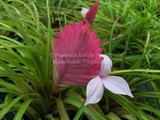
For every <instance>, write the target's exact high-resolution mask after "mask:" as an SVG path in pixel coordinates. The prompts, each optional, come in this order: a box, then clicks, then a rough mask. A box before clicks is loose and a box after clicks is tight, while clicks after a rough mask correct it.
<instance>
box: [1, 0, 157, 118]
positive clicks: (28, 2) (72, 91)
mask: <svg viewBox="0 0 160 120" xmlns="http://www.w3.org/2000/svg"><path fill="white" fill-rule="evenodd" d="M0 1H1V2H0V86H1V87H0V94H2V93H5V100H4V102H2V103H1V104H0V119H3V120H5V115H6V114H7V113H9V112H14V113H15V117H14V118H13V119H14V120H21V119H22V117H23V118H24V119H30V120H54V119H55V120H58V119H62V120H68V119H74V120H76V119H78V117H79V116H81V117H80V118H79V119H81V120H83V119H90V120H120V119H124V118H125V119H128V120H158V119H160V82H159V80H160V70H159V68H160V62H159V61H160V52H159V51H160V45H159V43H160V39H159V38H160V34H159V33H160V29H159V28H160V2H159V0H100V4H99V10H98V13H97V16H96V19H95V22H94V24H93V25H92V26H91V29H92V31H93V30H94V29H97V30H98V38H101V39H102V43H101V47H102V48H103V50H104V51H103V53H104V54H107V55H109V57H110V58H111V59H112V61H113V70H112V72H111V73H110V74H112V75H119V76H122V77H123V78H124V79H125V80H126V81H127V82H128V83H129V85H130V88H131V90H132V93H133V95H134V96H135V98H134V99H130V98H128V97H126V96H125V97H124V96H120V95H116V94H113V93H111V92H109V91H108V90H105V94H104V97H103V99H102V100H101V101H100V102H99V103H98V104H95V105H88V106H87V107H86V108H85V109H84V108H83V107H82V106H83V103H84V101H85V96H86V95H85V91H86V90H85V87H77V86H72V87H70V88H68V89H65V90H64V91H62V92H61V93H59V94H58V95H52V92H53V90H52V82H53V81H54V80H55V79H54V74H53V73H54V71H53V67H54V66H53V65H52V60H51V42H52V40H53V36H55V34H56V33H57V32H58V31H59V29H62V28H63V26H64V25H67V24H68V22H71V23H72V22H73V21H76V22H77V23H78V22H79V21H80V20H81V19H84V18H83V17H82V15H81V12H80V11H81V8H82V7H85V8H90V7H91V5H93V4H94V2H95V1H94V0H88V1H85V0H83V1H82V0H46V1H38V0H23V1H21V0H4V1H3V0H0ZM76 113H77V114H76ZM81 114H82V115H81Z"/></svg>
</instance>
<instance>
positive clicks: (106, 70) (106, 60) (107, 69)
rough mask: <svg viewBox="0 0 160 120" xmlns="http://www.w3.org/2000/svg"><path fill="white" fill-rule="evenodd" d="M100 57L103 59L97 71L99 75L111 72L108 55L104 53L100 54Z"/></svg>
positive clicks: (103, 75) (104, 75)
mask: <svg viewBox="0 0 160 120" xmlns="http://www.w3.org/2000/svg"><path fill="white" fill-rule="evenodd" d="M100 57H103V58H104V59H103V61H102V63H101V69H100V72H99V76H100V77H106V76H107V75H108V74H109V73H110V72H111V68H112V61H111V59H110V58H109V57H108V56H106V55H104V54H101V55H100Z"/></svg>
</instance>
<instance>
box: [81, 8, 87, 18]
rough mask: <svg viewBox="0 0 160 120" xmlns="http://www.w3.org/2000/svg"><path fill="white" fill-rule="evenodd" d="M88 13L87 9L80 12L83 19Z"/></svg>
mask: <svg viewBox="0 0 160 120" xmlns="http://www.w3.org/2000/svg"><path fill="white" fill-rule="evenodd" d="M88 11H89V9H87V8H84V7H82V10H81V14H82V16H83V17H85V16H86V14H87V12H88Z"/></svg>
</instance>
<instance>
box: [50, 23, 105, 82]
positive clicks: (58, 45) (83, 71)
mask: <svg viewBox="0 0 160 120" xmlns="http://www.w3.org/2000/svg"><path fill="white" fill-rule="evenodd" d="M96 37H97V31H96V30H94V31H93V32H92V33H91V31H90V28H89V23H85V24H84V21H83V20H81V21H80V22H79V23H78V25H76V22H75V21H74V22H73V24H72V25H71V24H70V23H68V25H67V26H64V28H63V31H60V32H59V35H57V38H54V40H53V41H54V44H52V51H53V52H52V58H53V61H54V64H55V69H56V73H57V76H56V81H57V84H68V85H87V83H88V82H89V81H90V80H91V79H92V78H93V77H95V76H97V75H98V74H99V69H100V67H101V64H100V62H101V61H102V60H103V57H99V55H100V54H101V53H102V48H99V46H100V43H101V40H100V39H96Z"/></svg>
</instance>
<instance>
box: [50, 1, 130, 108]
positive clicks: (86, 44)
mask: <svg viewBox="0 0 160 120" xmlns="http://www.w3.org/2000/svg"><path fill="white" fill-rule="evenodd" d="M98 5H99V2H96V3H95V4H94V5H93V6H92V7H91V8H90V9H89V10H87V9H85V8H83V9H82V14H83V15H84V17H85V19H86V20H87V21H88V23H85V21H84V20H81V21H80V22H79V23H78V24H77V25H76V22H75V21H74V22H73V24H72V25H71V24H70V23H68V25H67V26H64V27H63V30H62V31H61V30H60V32H59V34H57V35H56V38H54V44H52V51H53V52H52V59H53V60H54V64H55V66H54V67H55V69H56V81H55V83H54V88H58V87H60V85H87V84H88V85H87V100H86V103H85V105H87V104H93V103H97V102H98V101H100V99H101V98H102V96H103V93H104V87H105V88H107V89H108V90H110V91H112V92H113V93H117V94H124V95H129V96H131V97H133V95H132V93H131V92H130V89H129V86H128V84H127V82H126V81H125V80H124V79H123V78H121V77H116V76H108V74H109V72H110V71H111V67H112V61H111V60H110V59H109V57H107V56H106V55H100V54H101V53H102V48H99V46H100V43H101V40H100V39H96V37H97V31H96V30H94V31H93V32H92V33H91V31H90V28H89V25H90V24H91V25H92V24H93V21H94V19H95V16H96V13H97V11H98ZM85 13H86V15H85ZM100 63H101V64H100ZM99 69H100V71H99Z"/></svg>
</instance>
